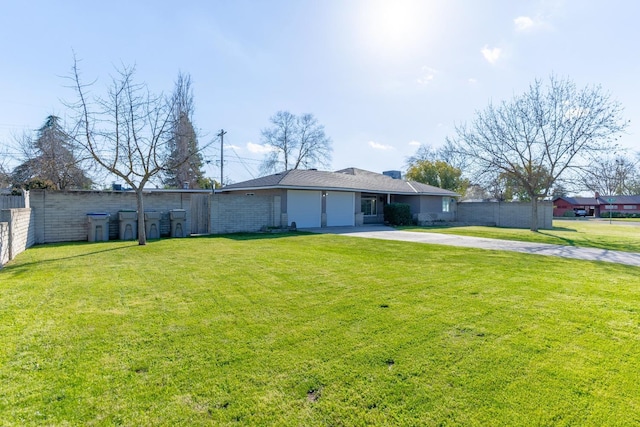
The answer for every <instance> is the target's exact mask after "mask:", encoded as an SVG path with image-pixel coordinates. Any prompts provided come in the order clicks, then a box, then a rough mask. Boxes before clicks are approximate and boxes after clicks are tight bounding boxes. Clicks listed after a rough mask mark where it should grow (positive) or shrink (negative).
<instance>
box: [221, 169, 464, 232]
mask: <svg viewBox="0 0 640 427" xmlns="http://www.w3.org/2000/svg"><path fill="white" fill-rule="evenodd" d="M216 193H218V194H221V195H224V194H244V195H247V196H253V195H256V196H257V195H273V196H275V197H276V200H279V206H277V208H278V209H277V210H278V212H279V214H280V226H282V227H289V226H291V224H292V223H294V222H295V223H296V226H297V227H298V228H313V227H328V226H360V225H364V224H375V223H382V222H383V221H384V211H383V208H384V205H386V204H389V203H406V204H408V205H409V206H410V207H411V214H412V215H413V218H414V219H415V220H416V221H418V222H426V221H435V220H442V221H453V220H455V211H456V197H457V196H458V194H456V193H454V192H453V191H449V190H443V189H441V188H438V187H434V186H431V185H427V184H422V183H419V182H414V181H404V180H402V179H394V178H392V177H390V176H387V175H383V174H379V173H375V172H370V171H366V170H362V169H357V168H347V169H342V170H339V171H335V172H330V171H319V170H315V169H309V170H303V169H293V170H288V171H285V172H281V173H276V174H273V175H268V176H264V177H261V178H256V179H252V180H249V181H244V182H239V183H235V184H231V185H227V186H225V187H223V188H221V189H219V190H216Z"/></svg>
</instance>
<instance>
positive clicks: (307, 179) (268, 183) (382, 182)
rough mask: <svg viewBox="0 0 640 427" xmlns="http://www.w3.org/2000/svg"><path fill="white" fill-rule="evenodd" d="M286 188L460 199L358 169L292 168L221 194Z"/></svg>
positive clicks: (450, 193) (443, 191)
mask: <svg viewBox="0 0 640 427" xmlns="http://www.w3.org/2000/svg"><path fill="white" fill-rule="evenodd" d="M270 188H286V189H300V190H330V189H331V190H344V191H360V192H367V193H391V194H424V195H434V196H457V195H458V194H456V193H454V192H453V191H449V190H443V189H442V188H438V187H434V186H432V185H427V184H422V183H419V182H415V181H404V180H401V179H393V178H391V177H388V176H386V175H382V174H379V173H375V172H370V171H366V170H363V169H357V168H347V169H342V170H339V171H336V172H329V171H319V170H312V169H311V170H303V169H292V170H288V171H286V172H281V173H277V174H274V175H268V176H263V177H260V178H256V179H251V180H249V181H244V182H238V183H236V184H230V185H226V186H224V187H223V188H222V189H220V190H218V191H224V192H226V191H246V190H264V189H270Z"/></svg>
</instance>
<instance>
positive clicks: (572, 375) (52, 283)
mask: <svg viewBox="0 0 640 427" xmlns="http://www.w3.org/2000/svg"><path fill="white" fill-rule="evenodd" d="M639 273H640V269H638V268H637V267H630V266H623V265H616V264H607V263H597V262H587V261H576V260H568V259H556V258H551V257H541V256H535V255H526V254H517V253H509V252H501V251H483V250H475V249H463V248H455V247H444V246H437V245H422V244H413V243H402V242H390V241H376V240H370V239H360V238H350V237H346V236H332V235H307V234H292V235H286V234H283V235H238V236H226V237H203V238H190V239H166V240H159V241H153V242H151V243H150V244H149V245H147V246H146V247H140V246H138V245H136V244H135V243H132V242H104V243H92V244H91V243H76V244H62V245H44V246H38V247H34V248H32V249H29V250H27V251H26V252H24V253H23V254H21V255H20V256H19V257H18V258H17V259H15V260H14V261H12V262H11V263H10V264H9V265H7V266H6V267H5V268H4V269H2V270H0V342H1V343H2V345H0V425H3V426H5V425H7V426H11V425H16V426H24V425H26V426H29V425H52V426H59V425H74V426H75V425H83V426H84V425H98V426H102V425H105V426H111V425H127V426H137V425H148V426H153V425H166V426H176V425H185V426H198V425H259V426H263V425H278V426H325V425H326V426H341V425H342V426H365V425H403V426H423V425H427V426H431V425H449V426H454V425H456V426H457V425H460V426H487V425H491V426H550V425H563V426H566V425H580V426H602V425H619V426H626V425H628V426H631V425H638V424H639V423H640V388H639V387H638V381H637V379H638V374H639V372H640V339H639V337H640V274H639Z"/></svg>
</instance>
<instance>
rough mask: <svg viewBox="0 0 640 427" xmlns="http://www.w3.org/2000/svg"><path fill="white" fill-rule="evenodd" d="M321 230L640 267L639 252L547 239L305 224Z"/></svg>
mask: <svg viewBox="0 0 640 427" xmlns="http://www.w3.org/2000/svg"><path fill="white" fill-rule="evenodd" d="M301 231H310V232H313V233H322V234H342V235H346V236H351V237H361V238H367V239H382V240H396V241H403V242H415V243H430V244H437V245H449V246H462V247H466V248H479V249H491V250H497V251H513V252H522V253H527V254H536V255H546V256H556V257H562V258H574V259H582V260H588V261H604V262H613V263H617V264H626V265H633V266H637V267H640V253H634V252H621V251H610V250H605V249H592V248H579V247H575V246H563V245H551V244H548V243H529V242H516V241H511V240H498V239H486V238H482V237H469V236H456V235H452V234H438V233H421V232H416V231H401V230H396V229H395V228H392V227H385V226H382V225H374V226H363V227H324V228H306V229H302V230H301Z"/></svg>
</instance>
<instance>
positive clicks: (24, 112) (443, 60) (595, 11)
mask: <svg viewBox="0 0 640 427" xmlns="http://www.w3.org/2000/svg"><path fill="white" fill-rule="evenodd" d="M638 16H640V2H635V1H632V0H626V1H621V0H612V1H606V2H605V1H591V0H555V1H546V0H544V1H540V0H535V1H533V0H531V1H527V0H521V1H512V0H439V1H433V0H342V1H340V0H308V1H304V0H299V1H294V0H289V1H284V0H269V1H258V0H254V1H243V0H236V1H215V0H213V1H183V2H175V1H171V2H169V1H134V0H128V1H120V0H115V1H109V2H91V1H76V0H67V1H60V2H52V1H29V2H25V1H17V0H16V1H11V0H4V1H3V2H2V13H1V15H0V43H1V47H2V49H1V51H0V52H1V54H0V61H1V62H0V64H1V65H0V144H2V145H3V146H8V145H9V144H10V143H11V141H12V140H13V135H19V134H21V133H22V132H23V131H25V130H32V129H36V128H38V127H39V126H40V125H41V124H42V123H43V122H44V119H45V118H46V116H48V115H50V114H56V115H59V116H61V117H63V118H65V114H66V113H65V108H64V107H63V105H62V103H61V101H60V100H65V99H67V100H68V99H71V98H72V97H73V94H72V92H71V90H69V89H67V88H66V87H65V84H66V82H65V79H64V78H63V76H65V75H68V73H69V71H70V68H71V65H72V63H73V52H75V54H76V55H77V57H78V58H79V59H80V60H81V63H80V66H81V68H82V72H83V75H84V77H85V79H86V80H94V79H98V80H97V83H96V85H97V86H96V87H95V90H96V91H100V90H102V89H104V87H105V86H106V85H107V84H108V82H109V79H110V75H112V74H113V72H114V66H118V65H120V64H127V65H132V64H135V65H136V68H137V79H138V81H141V82H146V83H147V84H148V85H149V87H150V88H151V90H152V91H154V92H161V91H164V92H167V93H168V92H171V91H172V89H173V83H174V81H175V79H176V77H177V75H178V72H179V71H182V72H184V73H188V74H190V75H191V79H192V85H193V89H194V95H195V116H194V122H195V125H196V127H197V128H199V129H200V131H201V134H202V136H201V142H206V141H210V140H212V139H214V138H215V135H216V134H217V133H218V131H219V130H220V129H224V130H225V131H227V134H226V135H225V146H226V148H225V153H224V157H225V177H226V178H225V179H228V180H229V182H239V181H243V180H246V179H250V178H252V177H255V176H258V175H259V163H260V160H261V159H262V157H263V153H262V152H261V149H262V148H263V147H261V145H260V144H261V141H260V131H261V129H263V128H265V127H267V126H268V123H269V122H268V120H269V117H270V116H271V115H273V114H274V113H275V112H276V111H278V110H288V111H290V112H292V113H295V114H301V113H312V114H314V115H315V116H316V117H317V118H318V120H319V121H320V122H321V123H322V124H323V125H324V126H325V130H326V133H327V134H328V136H330V137H331V139H332V140H333V161H332V167H331V169H340V168H345V167H350V166H354V167H359V168H363V169H367V170H371V171H375V172H382V171H383V170H390V169H399V170H403V169H405V161H406V158H407V157H408V156H410V155H412V154H414V152H415V150H416V149H417V147H418V146H419V145H420V144H428V145H431V146H433V147H438V146H439V145H440V144H442V142H443V141H444V139H445V137H446V136H447V135H451V134H452V133H453V128H454V125H455V124H456V123H462V122H465V121H470V120H471V119H472V118H473V115H474V112H475V111H476V110H479V109H483V108H484V107H486V106H487V105H488V103H489V101H490V100H493V101H500V100H503V99H509V98H510V97H511V96H513V95H514V94H519V93H522V92H523V91H525V90H526V88H527V87H528V85H529V84H530V83H531V82H532V81H533V80H534V79H535V78H547V77H548V76H549V75H550V74H551V73H555V74H556V75H558V76H561V77H569V78H571V79H573V80H574V81H575V82H576V83H577V84H578V85H579V86H585V85H591V84H599V85H602V86H603V88H604V89H605V90H607V91H609V92H610V93H611V94H612V96H613V97H614V98H616V99H618V100H619V101H620V102H621V103H622V105H623V106H624V107H625V116H626V118H627V119H630V120H631V126H630V127H629V129H628V134H627V135H625V136H624V137H623V139H622V144H623V145H625V146H626V147H629V148H632V149H635V150H638V149H640V144H639V143H638V132H639V131H638V124H637V123H636V122H637V118H638V117H639V115H640V96H639V95H640V85H639V83H638V81H639V78H640V55H639V54H638V48H637V40H640V28H639V26H638V24H637V17H638ZM0 151H1V150H0ZM219 156H220V153H219V146H218V145H217V144H216V146H215V147H213V146H212V147H211V148H210V149H208V150H207V151H206V152H205V158H207V159H208V160H212V162H211V163H210V164H209V165H208V166H207V169H206V174H207V176H211V177H215V178H216V179H219V175H220V170H219V167H218V166H217V165H216V161H218V160H219Z"/></svg>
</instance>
